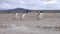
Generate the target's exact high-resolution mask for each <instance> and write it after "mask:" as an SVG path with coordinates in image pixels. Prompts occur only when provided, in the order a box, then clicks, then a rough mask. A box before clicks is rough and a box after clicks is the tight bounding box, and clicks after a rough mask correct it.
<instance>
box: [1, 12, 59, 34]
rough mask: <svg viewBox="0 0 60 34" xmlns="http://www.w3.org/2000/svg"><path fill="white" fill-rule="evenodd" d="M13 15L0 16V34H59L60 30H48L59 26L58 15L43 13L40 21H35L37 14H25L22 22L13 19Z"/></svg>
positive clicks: (4, 14) (2, 14) (3, 14)
mask: <svg viewBox="0 0 60 34" xmlns="http://www.w3.org/2000/svg"><path fill="white" fill-rule="evenodd" d="M14 15H15V13H1V14H0V34H60V30H56V29H55V28H50V27H58V26H60V13H44V15H43V19H41V20H37V19H36V18H37V13H27V14H26V16H25V18H24V19H22V20H17V19H14ZM1 25H2V28H1ZM6 25H7V26H6ZM9 26H10V28H9ZM3 27H5V28H3ZM43 27H49V28H43Z"/></svg>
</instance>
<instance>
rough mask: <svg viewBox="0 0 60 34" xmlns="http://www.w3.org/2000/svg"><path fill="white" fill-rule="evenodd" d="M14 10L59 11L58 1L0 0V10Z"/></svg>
mask: <svg viewBox="0 0 60 34" xmlns="http://www.w3.org/2000/svg"><path fill="white" fill-rule="evenodd" d="M15 8H24V9H30V10H60V0H0V10H8V9H15Z"/></svg>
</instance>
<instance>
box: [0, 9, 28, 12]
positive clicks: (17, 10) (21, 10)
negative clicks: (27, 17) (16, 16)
mask: <svg viewBox="0 0 60 34" xmlns="http://www.w3.org/2000/svg"><path fill="white" fill-rule="evenodd" d="M26 10H28V9H24V8H16V9H9V10H0V12H24V11H26Z"/></svg>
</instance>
